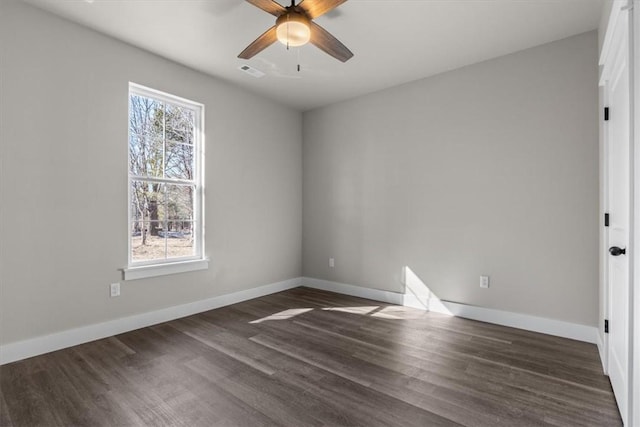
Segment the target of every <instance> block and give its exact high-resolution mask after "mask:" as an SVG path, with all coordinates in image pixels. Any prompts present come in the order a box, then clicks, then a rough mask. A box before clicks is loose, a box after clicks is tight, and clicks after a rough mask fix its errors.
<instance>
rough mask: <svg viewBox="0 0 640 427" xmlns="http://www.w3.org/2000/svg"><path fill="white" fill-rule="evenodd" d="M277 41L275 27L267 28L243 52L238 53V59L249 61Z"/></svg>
mask: <svg viewBox="0 0 640 427" xmlns="http://www.w3.org/2000/svg"><path fill="white" fill-rule="evenodd" d="M276 40H278V37H277V35H276V26H275V25H274V26H273V27H271V28H269V29H268V30H267V31H265V32H264V33H263V34H262V35H261V36H260V37H258V38H257V39H255V40H254V41H253V43H251V44H250V45H249V46H247V48H246V49H245V50H243V51H242V52H240V55H238V58H242V59H249V58H252V57H253V56H254V55H256V54H257V53H260V52H262V51H263V50H264V49H265V48H267V47H269V46H271V45H272V44H273V43H275V42H276Z"/></svg>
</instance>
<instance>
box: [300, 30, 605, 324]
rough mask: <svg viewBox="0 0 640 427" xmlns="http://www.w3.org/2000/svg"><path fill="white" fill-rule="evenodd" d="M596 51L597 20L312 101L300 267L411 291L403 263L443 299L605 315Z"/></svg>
mask: <svg viewBox="0 0 640 427" xmlns="http://www.w3.org/2000/svg"><path fill="white" fill-rule="evenodd" d="M597 48H598V40H597V33H596V32H595V31H593V32H590V33H586V34H583V35H579V36H575V37H571V38H568V39H565V40H561V41H558V42H554V43H550V44H547V45H543V46H540V47H536V48H533V49H529V50H526V51H522V52H519V53H515V54H511V55H508V56H504V57H501V58H498V59H495V60H491V61H487V62H484V63H480V64H476V65H472V66H469V67H466V68H462V69H459V70H456V71H452V72H448V73H445V74H441V75H438V76H435V77H430V78H427V79H424V80H421V81H417V82H413V83H409V84H406V85H403V86H400V87H395V88H392V89H389V90H385V91H382V92H378V93H375V94H371V95H368V96H364V97H360V98H357V99H354V100H351V101H347V102H343V103H340V104H336V105H333V106H329V107H326V108H321V109H318V110H314V111H311V112H307V113H305V114H304V116H303V123H304V125H303V135H304V136H303V176H304V184H303V201H304V202H303V206H304V209H303V274H304V275H305V276H310V277H315V278H320V279H326V280H333V281H338V282H344V283H349V284H354V285H359V286H366V287H371V288H376V289H382V290H389V291H396V292H402V291H404V289H403V285H402V269H403V267H404V266H408V267H409V268H411V270H413V272H414V273H415V274H416V275H417V276H418V277H420V279H421V280H422V281H423V282H424V283H425V285H426V286H427V287H428V288H430V289H431V291H432V292H433V293H434V294H435V295H437V296H438V297H439V298H441V299H445V300H450V301H455V302H460V303H465V304H473V305H478V306H482V307H488V308H495V309H501V310H507V311H514V312H518V313H525V314H532V315H537V316H541V317H547V318H552V319H559V320H565V321H569V322H575V323H579V324H585V325H596V322H597V314H598V111H597V108H598V88H597V73H598V68H597ZM329 257H335V263H336V265H335V268H333V269H332V268H329V266H328V258H329ZM481 274H488V275H490V276H491V287H490V289H486V290H485V289H480V288H479V276H480V275H481Z"/></svg>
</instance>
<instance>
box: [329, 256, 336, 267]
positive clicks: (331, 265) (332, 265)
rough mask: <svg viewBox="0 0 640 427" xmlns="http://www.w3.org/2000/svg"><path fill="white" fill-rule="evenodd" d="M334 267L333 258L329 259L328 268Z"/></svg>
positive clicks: (334, 261)
mask: <svg viewBox="0 0 640 427" xmlns="http://www.w3.org/2000/svg"><path fill="white" fill-rule="evenodd" d="M335 266H336V260H335V259H333V258H329V267H331V268H333V267H335Z"/></svg>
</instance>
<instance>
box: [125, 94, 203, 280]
mask: <svg viewBox="0 0 640 427" xmlns="http://www.w3.org/2000/svg"><path fill="white" fill-rule="evenodd" d="M131 95H138V96H142V97H146V98H152V99H154V100H157V101H160V102H163V103H168V104H172V105H177V106H179V107H182V108H186V109H189V110H191V111H193V113H194V127H195V129H194V135H193V140H194V141H193V150H194V157H195V159H194V167H195V174H194V179H193V182H192V184H195V186H196V189H195V201H194V207H193V222H194V224H193V226H192V228H193V234H194V251H195V254H194V255H192V256H187V257H175V258H169V259H156V260H148V261H133V259H132V252H131V251H132V247H131V220H132V212H131V196H132V195H131V181H132V180H134V179H144V180H151V181H158V182H162V183H171V182H182V183H185V182H184V181H181V180H172V179H166V178H150V177H138V176H133V175H132V174H131V171H130V166H129V165H130V162H129V160H130V156H131V152H130V149H129V126H128V125H127V177H128V178H127V250H128V254H127V257H128V264H127V267H126V268H124V269H123V273H124V280H135V279H142V278H146V277H155V276H163V275H167V274H175V273H183V272H187V271H195V270H204V269H207V268H208V267H209V260H208V259H207V258H206V257H205V254H204V238H205V234H204V230H205V226H204V168H203V166H204V113H205V111H204V109H205V107H204V105H203V104H201V103H198V102H194V101H191V100H188V99H185V98H180V97H178V96H175V95H171V94H168V93H165V92H161V91H159V90H156V89H151V88H148V87H146V86H142V85H139V84H136V83H131V82H130V83H129V91H128V93H127V103H128V105H129V108H128V110H127V111H128V115H127V123H128V120H129V117H130V115H131V111H130V101H129V100H130V98H131ZM190 183H191V182H190Z"/></svg>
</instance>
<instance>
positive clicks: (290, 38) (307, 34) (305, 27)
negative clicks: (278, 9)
mask: <svg viewBox="0 0 640 427" xmlns="http://www.w3.org/2000/svg"><path fill="white" fill-rule="evenodd" d="M276 36H277V38H278V41H279V42H280V43H282V44H283V45H285V46H291V47H297V46H303V45H305V44H307V43H309V40H311V28H309V19H307V17H306V16H304V15H302V14H299V13H287V14H285V15H282V16H280V17H279V18H278V20H277V21H276Z"/></svg>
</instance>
